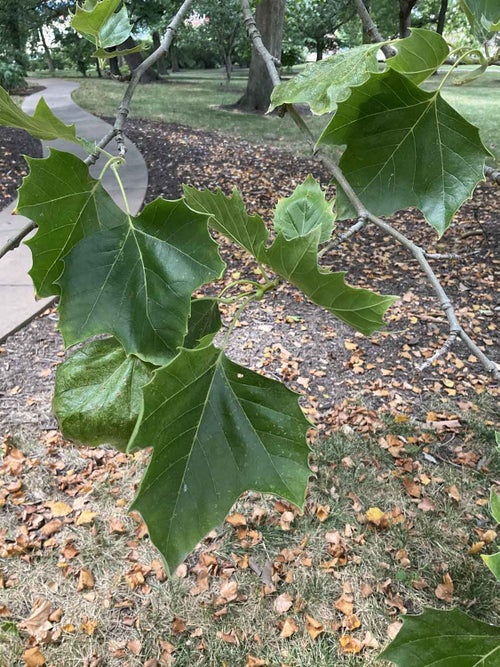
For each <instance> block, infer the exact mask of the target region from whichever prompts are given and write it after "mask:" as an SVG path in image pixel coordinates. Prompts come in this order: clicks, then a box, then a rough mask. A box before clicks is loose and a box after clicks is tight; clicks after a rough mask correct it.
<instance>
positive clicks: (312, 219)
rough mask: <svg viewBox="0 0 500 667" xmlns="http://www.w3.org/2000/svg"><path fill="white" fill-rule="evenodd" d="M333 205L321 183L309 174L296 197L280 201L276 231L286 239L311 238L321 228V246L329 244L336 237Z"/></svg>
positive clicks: (296, 189) (297, 190) (292, 196)
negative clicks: (330, 239)
mask: <svg viewBox="0 0 500 667" xmlns="http://www.w3.org/2000/svg"><path fill="white" fill-rule="evenodd" d="M332 206H333V203H332V202H328V201H327V200H326V198H325V193H324V192H323V190H322V189H321V186H320V185H319V183H318V182H317V181H316V180H315V179H314V178H313V177H312V176H311V175H309V176H308V177H307V178H306V180H305V181H304V183H302V184H301V185H298V186H297V187H296V188H295V190H294V192H293V194H292V195H291V196H290V197H286V198H285V199H280V201H279V202H278V205H277V206H276V209H275V211H274V228H275V229H276V231H277V232H281V233H282V234H283V236H284V237H285V238H286V239H293V238H297V237H298V236H307V234H308V233H309V232H310V231H311V230H312V229H315V228H316V227H320V229H321V234H320V238H319V242H320V243H325V242H326V241H328V239H329V238H330V236H331V235H332V231H333V226H334V223H335V216H334V215H333V213H332Z"/></svg>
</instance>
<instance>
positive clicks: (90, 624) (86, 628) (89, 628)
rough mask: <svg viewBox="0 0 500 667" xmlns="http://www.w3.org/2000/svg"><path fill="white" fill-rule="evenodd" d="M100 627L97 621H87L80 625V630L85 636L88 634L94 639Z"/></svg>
mask: <svg viewBox="0 0 500 667" xmlns="http://www.w3.org/2000/svg"><path fill="white" fill-rule="evenodd" d="M98 625H99V623H98V622H97V621H94V620H92V619H87V620H85V621H84V622H83V623H82V624H81V625H80V630H83V632H85V634H87V635H88V636H89V637H92V635H93V634H94V632H95V631H96V629H97V626H98Z"/></svg>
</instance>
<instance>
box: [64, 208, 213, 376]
mask: <svg viewBox="0 0 500 667" xmlns="http://www.w3.org/2000/svg"><path fill="white" fill-rule="evenodd" d="M64 265H65V270H64V272H63V274H62V275H61V277H60V278H59V280H58V283H59V285H60V286H61V305H60V314H61V321H60V328H61V332H62V334H63V338H64V341H65V343H66V345H74V344H75V343H78V342H80V341H83V340H85V339H86V338H89V337H90V336H93V335H95V334H100V333H109V334H111V335H113V336H115V337H116V338H117V339H118V340H119V341H120V343H121V344H122V345H123V347H124V348H125V351H126V352H127V354H136V355H137V356H138V357H140V358H141V359H143V360H144V361H149V362H151V363H155V364H157V365H162V364H164V363H167V362H168V361H169V360H170V359H172V357H173V356H175V354H176V353H177V348H178V347H179V346H180V345H182V343H183V341H184V337H185V336H186V333H187V328H188V327H187V324H188V318H189V314H190V307H191V295H192V293H193V292H194V290H196V289H198V288H199V287H200V286H201V285H203V284H205V283H207V282H209V281H211V280H214V279H216V278H219V277H220V276H221V275H222V271H223V269H224V266H225V265H224V263H223V262H222V260H221V259H220V257H219V254H218V250H217V244H216V243H215V242H214V241H213V240H212V239H211V237H210V235H209V233H208V229H207V217H206V216H205V215H200V214H199V213H196V212H194V211H192V210H191V209H189V208H188V207H187V206H186V205H185V203H184V201H183V200H181V199H179V200H177V201H165V200H164V199H156V200H155V201H154V202H152V203H151V204H148V205H147V206H146V207H145V208H144V209H143V211H142V212H141V214H140V215H139V216H138V217H137V218H134V217H131V216H130V217H129V216H126V220H125V224H120V225H119V226H117V227H113V228H112V229H106V230H101V231H99V232H96V233H95V234H92V235H91V236H88V237H86V238H84V239H83V240H82V241H80V243H79V244H78V245H76V246H75V247H74V248H73V249H72V250H71V251H70V253H69V254H68V255H66V257H65V259H64Z"/></svg>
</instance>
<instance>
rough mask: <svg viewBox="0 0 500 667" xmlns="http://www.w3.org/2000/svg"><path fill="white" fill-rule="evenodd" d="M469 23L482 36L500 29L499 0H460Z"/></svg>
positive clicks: (487, 35)
mask: <svg viewBox="0 0 500 667" xmlns="http://www.w3.org/2000/svg"><path fill="white" fill-rule="evenodd" d="M460 5H461V6H462V9H463V10H464V12H465V14H466V16H467V18H468V20H469V23H470V24H471V26H472V28H473V30H474V32H475V33H476V34H477V35H478V37H480V38H483V39H484V38H486V37H489V36H490V35H491V33H493V32H498V31H499V30H500V3H499V2H498V0H460Z"/></svg>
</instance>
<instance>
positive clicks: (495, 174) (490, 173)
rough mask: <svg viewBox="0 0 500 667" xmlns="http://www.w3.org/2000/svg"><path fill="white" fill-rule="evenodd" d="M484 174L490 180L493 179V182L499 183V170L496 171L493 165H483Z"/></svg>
mask: <svg viewBox="0 0 500 667" xmlns="http://www.w3.org/2000/svg"><path fill="white" fill-rule="evenodd" d="M484 175H485V176H486V178H488V179H489V180H490V181H493V183H496V184H497V185H500V171H497V170H496V169H493V167H485V168H484Z"/></svg>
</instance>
